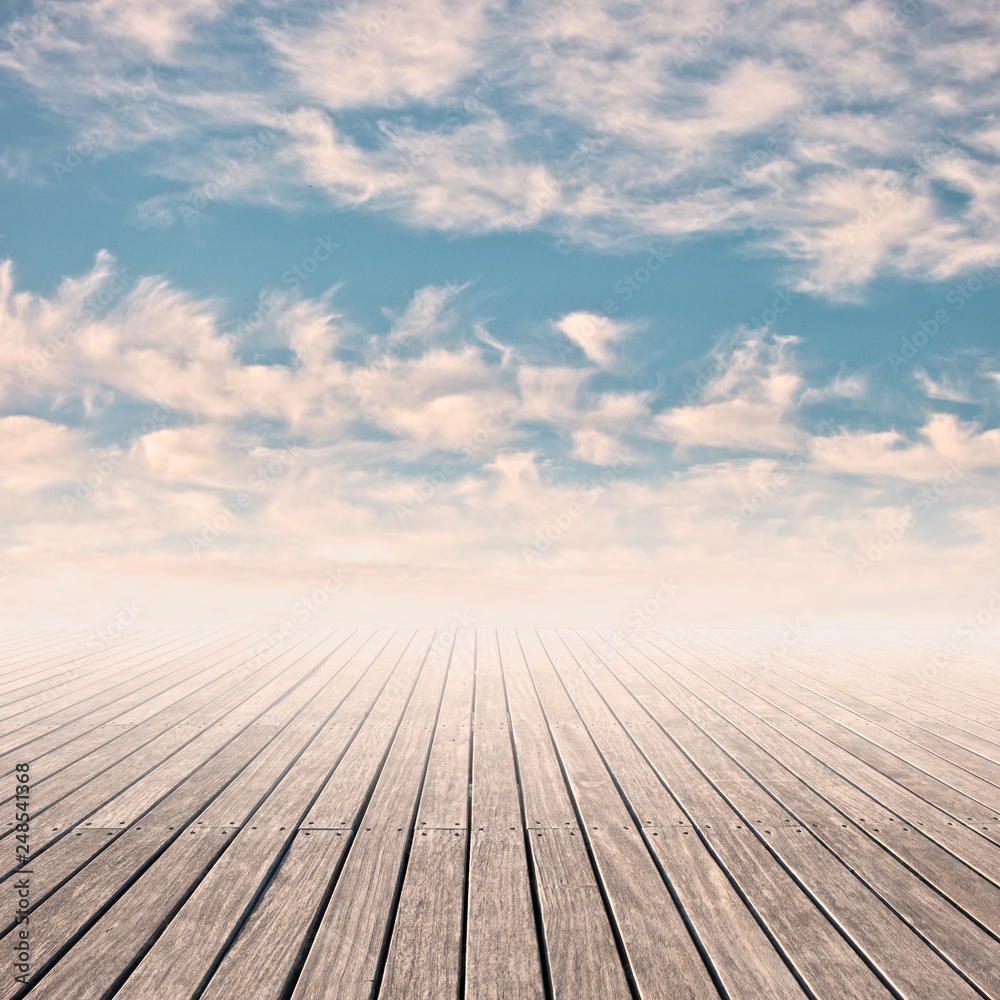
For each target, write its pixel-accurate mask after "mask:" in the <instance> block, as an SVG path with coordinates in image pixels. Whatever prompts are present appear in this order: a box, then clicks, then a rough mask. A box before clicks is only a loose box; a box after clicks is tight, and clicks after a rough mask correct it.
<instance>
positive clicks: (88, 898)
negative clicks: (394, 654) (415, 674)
mask: <svg viewBox="0 0 1000 1000" xmlns="http://www.w3.org/2000/svg"><path fill="white" fill-rule="evenodd" d="M356 647H357V643H356V642H352V643H346V644H344V646H342V647H341V648H339V649H338V650H337V651H336V656H335V657H333V658H331V659H332V660H333V661H334V662H333V663H332V667H333V669H334V670H335V672H336V670H337V664H338V662H339V663H341V664H343V663H346V662H347V661H348V660H349V659H350V658H351V656H352V650H355V649H356ZM367 663H368V660H367V659H366V658H364V657H362V662H361V663H360V664H359V666H360V668H361V669H362V670H363V669H364V668H365V667H366V666H367ZM333 679H335V678H331V681H332V680H333ZM277 728H278V727H275V726H248V727H247V728H246V729H245V730H244V732H243V733H242V734H241V736H240V737H237V738H236V739H235V740H233V741H232V742H231V743H230V744H229V745H228V746H227V747H226V748H225V749H224V750H223V751H222V752H220V753H219V754H217V755H216V757H215V758H213V760H212V761H211V762H210V763H209V765H206V766H205V767H204V768H201V769H199V771H198V772H196V773H195V774H194V775H192V776H191V777H190V778H189V779H188V780H187V781H186V782H184V783H183V784H182V785H181V786H180V787H179V788H178V789H175V790H174V792H172V793H171V794H170V795H168V796H167V798H166V799H165V800H164V801H162V802H161V803H160V804H159V805H158V806H156V808H154V809H152V810H151V811H150V812H149V813H148V814H147V815H146V816H145V817H143V821H142V823H140V824H139V825H137V826H136V827H134V828H132V829H134V830H137V831H142V830H145V831H146V833H145V834H144V836H143V838H140V839H139V840H138V842H137V840H136V838H128V839H127V840H126V841H125V842H124V846H125V847H126V848H127V852H126V854H125V855H122V854H121V853H120V849H121V846H122V845H116V849H115V850H105V852H104V853H103V854H100V855H99V856H98V857H96V858H94V859H92V860H91V861H90V863H89V864H88V865H87V867H86V868H85V869H83V870H81V872H80V873H79V874H78V875H77V878H76V879H74V880H73V881H71V882H69V883H68V885H66V886H65V887H64V888H63V889H62V890H61V891H60V892H58V893H57V894H56V896H55V897H54V902H53V905H54V906H56V905H57V906H58V907H59V912H60V913H61V914H63V916H64V920H63V924H62V925H61V926H62V927H63V930H64V932H65V933H66V934H67V938H66V940H68V939H69V938H70V937H72V936H73V935H75V934H78V933H80V932H82V931H83V930H85V929H86V927H87V926H88V924H89V923H90V922H92V920H93V918H94V916H95V915H97V914H99V913H100V910H101V905H102V903H103V898H102V895H104V894H103V893H102V892H95V891H90V889H88V887H91V886H93V885H94V884H95V879H96V880H97V882H96V884H97V885H99V886H100V885H103V886H104V887H105V889H106V887H107V885H109V884H111V883H110V882H109V881H108V880H109V879H110V880H112V881H113V880H118V881H117V882H114V884H115V885H119V886H125V885H127V884H128V883H129V882H130V881H131V880H132V879H134V878H135V877H136V876H137V875H138V874H140V873H141V871H142V870H143V868H144V867H145V866H146V865H148V864H149V863H150V862H151V861H152V860H153V859H154V858H155V856H156V854H157V853H158V852H160V851H161V850H163V849H164V848H165V847H166V846H168V845H169V844H170V843H172V842H173V841H175V840H176V838H177V837H178V836H180V835H181V831H182V830H183V824H184V823H185V822H189V821H191V820H193V819H194V816H195V815H197V813H198V812H199V811H200V810H202V809H203V807H204V805H205V802H206V801H207V800H210V799H211V798H213V797H214V796H215V795H217V794H218V792H219V791H220V789H221V788H222V787H224V786H225V785H226V784H227V783H229V782H230V781H231V779H232V778H233V776H234V774H235V773H238V772H240V771H242V770H243V768H244V766H245V764H246V761H247V757H248V755H249V754H252V753H253V751H254V749H255V748H256V747H257V746H259V744H260V741H261V740H262V739H266V738H268V737H269V733H271V732H273V731H274V730H275V729H277ZM282 735H283V736H286V737H290V739H284V740H282V739H274V740H272V749H280V751H281V755H283V757H284V759H285V760H287V758H288V757H289V756H291V755H293V754H294V752H295V750H296V749H297V748H299V747H300V746H301V743H302V741H304V740H306V739H308V736H309V735H311V734H307V733H306V732H304V731H302V730H298V731H296V730H295V727H294V726H288V727H286V730H285V732H284V733H283V734H282ZM279 744H281V746H280V747H279ZM279 756H280V755H279ZM260 757H261V758H262V759H264V758H267V759H266V760H264V761H263V762H264V763H266V764H267V765H268V768H267V769H263V770H262V768H261V767H260V766H256V767H255V768H253V769H250V771H251V777H252V778H253V779H256V780H255V781H254V780H251V781H249V782H247V781H246V777H247V775H246V774H241V775H240V777H241V778H242V779H243V785H244V788H243V799H244V801H247V795H246V792H247V791H250V792H251V794H252V798H250V799H249V802H250V803H251V804H250V805H248V806H247V808H250V809H252V803H253V801H254V800H255V799H257V798H258V797H259V796H260V795H261V794H262V792H265V791H266V788H267V787H268V785H269V784H270V782H271V780H272V775H274V774H275V767H276V766H277V767H279V768H280V766H281V764H282V763H283V761H282V760H281V759H277V760H276V759H275V755H274V754H273V753H266V754H261V755H260ZM259 763H260V762H258V761H255V764H259ZM262 783H264V788H263V789H262V788H261V784H262ZM239 784H240V782H239V781H237V782H234V783H233V784H231V785H230V787H229V790H230V791H239V790H240V789H239ZM203 815H205V816H208V813H203ZM195 826H196V827H198V828H203V826H204V823H203V821H202V822H199V823H197V824H192V828H194V827H195ZM122 832H123V831H108V832H107V835H108V836H111V834H112V833H114V835H115V837H119V836H121V834H122ZM127 832H131V830H129V831H127ZM226 832H227V834H231V833H235V830H230V831H226ZM77 834H79V831H77ZM88 834H89V831H88ZM76 844H77V841H76V839H75V837H67V838H63V840H62V841H61V842H59V844H57V845H55V847H54V848H53V850H54V851H55V856H56V857H55V860H56V862H57V866H58V861H59V859H60V857H61V856H62V855H65V854H67V853H70V854H72V855H73V856H74V857H75V852H74V847H75V845H76ZM67 847H68V848H69V849H70V850H69V851H66V850H63V851H60V850H59V849H60V848H67ZM50 853H51V852H46V854H45V855H44V860H43V867H44V868H45V870H46V871H49V870H50V868H51V867H52V859H51V858H50ZM67 922H69V923H67ZM49 941H50V946H52V947H61V944H60V942H59V940H58V938H54V937H52V936H51V935H50V938H49Z"/></svg>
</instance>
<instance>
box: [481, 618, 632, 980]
mask: <svg viewBox="0 0 1000 1000" xmlns="http://www.w3.org/2000/svg"><path fill="white" fill-rule="evenodd" d="M498 641H499V647H500V665H501V670H502V673H503V678H504V688H505V690H506V693H507V711H508V713H509V715H510V718H511V721H512V725H513V736H514V765H515V768H516V773H517V779H518V787H519V788H520V790H521V795H522V799H521V815H522V819H523V822H524V827H525V830H526V831H527V833H528V841H527V843H528V848H529V850H530V852H531V870H532V871H533V873H534V879H535V892H536V893H537V897H538V906H539V910H540V914H541V920H542V927H543V930H544V946H545V956H546V959H547V961H546V965H547V972H548V976H549V980H550V984H551V989H552V994H553V996H562V997H576V996H587V995H591V994H592V995H595V996H602V997H609V998H614V997H628V996H630V990H629V986H628V980H627V978H626V972H625V969H624V967H623V965H622V962H621V958H620V956H619V953H618V946H617V943H616V941H615V936H614V932H613V930H612V927H611V924H610V921H609V918H608V913H607V910H606V909H605V906H604V898H603V896H602V895H601V891H600V888H599V887H598V883H597V878H596V875H595V873H594V869H593V867H592V866H591V861H590V857H589V855H588V853H587V845H586V843H585V841H584V839H583V837H582V836H581V835H580V830H579V827H578V825H577V821H576V814H575V812H574V811H573V804H572V802H571V800H570V798H569V792H568V790H567V789H566V786H565V783H564V782H563V780H562V772H561V770H560V768H559V759H558V757H557V756H556V752H555V748H554V746H553V744H552V741H551V738H550V737H549V734H548V729H547V726H546V723H545V717H544V715H543V714H542V709H541V706H540V705H539V703H538V698H537V697H536V695H535V692H534V686H533V684H532V682H531V675H530V673H529V672H528V668H527V664H526V662H525V659H524V653H523V651H522V649H521V644H520V642H519V641H518V637H517V634H516V633H514V632H513V631H511V630H508V629H502V630H500V631H499V632H498Z"/></svg>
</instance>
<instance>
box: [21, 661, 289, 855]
mask: <svg viewBox="0 0 1000 1000" xmlns="http://www.w3.org/2000/svg"><path fill="white" fill-rule="evenodd" d="M291 655H293V650H289V652H288V653H287V654H283V656H291ZM282 666H283V658H282V657H278V658H276V659H275V660H274V661H273V662H272V663H270V664H267V665H264V666H261V667H259V668H257V669H256V670H255V671H253V673H252V674H250V675H249V676H247V675H246V673H248V672H245V673H244V676H243V678H242V683H240V684H238V685H235V684H234V683H233V678H232V672H233V671H232V670H231V671H229V672H226V673H222V674H221V676H216V677H215V678H214V679H212V680H210V681H209V682H208V683H206V684H202V685H201V686H199V687H198V688H197V689H196V690H195V691H193V692H192V693H191V694H190V695H189V696H188V697H187V698H186V699H184V702H183V704H184V708H183V709H181V711H183V713H184V714H183V715H181V716H180V719H179V720H178V721H181V722H182V721H184V720H185V719H186V718H187V717H189V716H191V715H193V713H195V712H197V711H198V710H199V709H201V708H203V706H204V704H205V703H206V702H211V701H215V703H216V710H217V711H220V712H221V711H225V710H226V708H227V707H231V706H232V705H233V704H234V703H239V702H240V701H242V700H243V699H244V698H247V697H250V696H251V695H252V694H253V693H254V692H255V691H256V690H258V689H259V688H260V687H261V686H262V685H263V684H265V683H266V682H267V680H269V678H270V676H271V675H272V674H274V673H277V672H280V670H281V669H282ZM233 670H235V671H236V672H237V675H238V674H239V673H240V672H241V668H240V667H239V666H237V667H234V668H233ZM179 704H182V703H179ZM200 733H201V726H199V725H197V724H195V725H192V726H190V727H187V726H184V725H176V724H175V725H174V726H172V727H171V728H167V729H163V730H161V731H156V730H154V731H153V732H152V733H151V734H147V733H146V732H145V731H144V729H143V727H136V730H134V731H129V732H128V733H126V734H124V735H123V737H122V740H123V741H126V740H127V742H125V745H124V748H123V749H124V751H125V755H124V756H122V757H121V758H120V759H113V762H112V763H110V764H109V765H108V766H107V767H105V768H103V769H101V770H99V771H98V772H97V773H96V774H95V775H94V776H93V777H91V778H89V780H86V779H85V780H83V781H80V782H78V783H76V784H75V785H74V784H73V783H74V782H77V781H78V777H77V769H75V768H74V769H67V770H66V771H65V772H63V774H61V775H60V776H58V778H56V779H55V780H53V781H51V782H45V783H43V784H42V785H41V787H40V790H39V791H38V792H36V793H35V794H34V796H33V798H34V799H35V800H36V801H37V802H38V804H37V805H36V806H35V813H36V816H37V817H39V818H40V820H41V823H39V833H40V834H41V835H42V836H41V837H40V838H39V840H40V845H39V846H42V845H43V844H44V843H45V842H46V840H51V839H53V838H52V837H51V835H50V834H51V833H56V832H57V831H59V830H64V829H66V828H67V827H69V826H75V825H77V824H79V823H83V822H85V821H86V820H87V819H88V818H89V817H90V815H91V814H92V813H94V812H95V811H96V810H97V809H99V808H101V807H102V806H103V805H105V804H106V803H107V802H108V801H110V800H111V799H112V798H114V797H115V796H116V795H120V794H121V793H122V790H123V789H125V788H128V787H129V786H131V785H132V784H134V783H135V782H138V781H140V780H141V779H142V778H143V777H144V776H146V775H148V774H150V773H151V772H152V771H153V770H154V769H155V768H156V767H158V766H159V765H160V764H161V763H163V762H165V761H167V760H169V759H170V758H171V757H173V755H174V754H176V753H177V752H178V751H179V750H180V749H181V748H182V747H184V746H186V745H187V744H188V743H190V742H191V741H193V740H195V739H197V738H198V736H199V735H200Z"/></svg>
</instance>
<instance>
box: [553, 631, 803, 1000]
mask: <svg viewBox="0 0 1000 1000" xmlns="http://www.w3.org/2000/svg"><path fill="white" fill-rule="evenodd" d="M541 636H542V639H543V642H544V643H545V647H546V649H547V651H548V653H549V655H550V657H551V659H552V661H553V663H554V665H555V667H556V669H557V670H558V673H559V675H560V677H561V679H562V681H563V683H564V684H565V685H566V689H567V691H568V693H569V694H570V695H571V696H572V697H573V701H574V707H575V708H576V710H577V712H578V713H579V715H580V718H581V719H582V721H583V723H584V725H585V726H586V727H587V730H588V732H589V733H590V735H591V737H592V738H593V739H594V741H595V743H596V744H597V746H598V748H599V749H600V751H601V753H602V755H603V756H604V759H605V760H606V761H608V762H609V765H610V762H611V759H612V758H611V757H609V754H608V753H607V752H606V750H611V751H612V753H613V756H614V759H615V760H616V761H628V764H627V766H625V767H622V768H621V769H619V767H618V766H613V770H614V773H615V777H616V779H617V780H618V782H619V783H620V785H621V788H622V793H623V794H624V795H625V797H626V799H627V801H628V802H629V804H630V806H631V812H632V814H633V816H635V817H636V818H639V819H640V821H641V822H642V823H643V825H647V826H649V825H654V823H655V825H656V826H658V827H659V829H658V830H655V831H649V830H645V831H644V840H645V843H646V846H647V849H648V850H650V851H651V852H652V853H653V855H654V856H655V857H656V859H657V861H658V862H659V866H660V868H661V870H662V871H663V873H664V876H665V878H666V879H667V881H668V883H669V884H670V885H671V886H672V887H673V889H674V892H675V893H676V896H677V898H678V902H679V905H680V906H681V907H682V908H683V912H684V913H685V914H686V916H687V918H688V919H689V920H690V922H691V925H692V927H693V930H694V933H695V934H696V935H697V937H698V939H699V940H700V942H701V943H702V945H703V947H704V949H705V951H706V952H707V955H708V957H709V960H710V961H711V963H712V966H713V968H714V970H715V972H716V974H717V976H718V978H719V981H720V982H721V983H722V985H723V987H724V989H725V990H726V991H727V992H728V995H729V996H731V997H748V998H749V997H754V998H761V1000H763V998H765V997H768V998H770V997H788V998H798V1000H801V998H803V997H805V995H806V994H805V993H804V992H803V990H802V987H801V986H800V985H799V983H798V981H797V980H796V979H795V977H794V975H793V974H792V973H791V972H790V971H789V968H788V966H787V965H786V964H785V960H784V957H783V956H782V955H781V954H780V953H779V952H777V951H776V950H775V949H774V947H773V946H772V943H771V942H770V941H769V940H768V938H767V937H766V936H765V934H764V932H763V931H762V930H761V928H760V926H759V925H758V923H757V921H756V919H755V915H754V913H753V912H751V911H750V910H748V909H747V907H746V905H745V904H744V901H743V899H742V898H741V897H740V895H739V894H738V893H737V892H736V890H735V889H734V887H733V885H732V884H731V883H730V882H729V881H728V880H727V878H726V874H725V873H724V871H723V870H721V869H720V867H719V865H718V863H717V861H716V859H715V857H714V856H713V855H712V854H711V853H710V852H709V850H708V847H707V843H705V842H703V841H702V840H701V839H699V838H698V837H696V836H695V837H692V836H690V834H691V832H692V831H691V830H685V829H681V826H682V825H683V824H684V822H685V821H690V820H691V817H690V816H689V815H688V814H686V813H685V812H684V811H683V810H682V809H681V808H680V806H679V805H678V804H677V803H676V802H675V801H674V800H673V799H672V798H671V797H670V796H669V794H668V793H667V791H666V786H665V784H664V783H663V782H662V781H661V780H660V778H659V776H658V775H657V774H656V773H655V772H654V771H653V770H652V768H651V767H650V766H649V763H648V762H647V760H646V759H645V758H644V757H643V756H642V754H641V753H640V752H639V750H638V749H637V747H636V746H635V744H634V743H632V741H631V740H630V739H629V737H628V735H627V734H626V731H625V730H624V729H623V728H622V726H621V725H619V723H618V719H616V718H615V716H613V715H612V714H611V711H610V710H609V709H608V707H607V706H606V705H605V704H604V702H602V701H601V700H600V698H599V696H598V694H597V691H596V689H595V688H594V687H593V685H592V684H591V683H590V681H589V680H588V679H587V677H586V675H585V674H584V673H583V671H582V670H581V668H580V663H579V662H578V661H577V660H576V659H574V658H573V653H572V652H571V647H570V646H567V645H563V643H562V642H560V641H559V640H558V639H557V638H556V637H555V636H554V635H552V634H551V633H545V632H543V633H541ZM546 639H548V641H547V642H545V640H546ZM560 647H561V648H560ZM575 650H576V651H580V652H582V650H580V646H579V645H578V644H577V645H575ZM616 704H618V705H619V707H622V708H625V707H626V706H625V705H622V704H621V702H620V701H618V700H617V699H616ZM713 791H714V790H713ZM661 798H666V799H667V800H668V802H669V808H668V807H667V804H666V803H662V802H661ZM635 803H639V804H641V805H644V806H645V812H642V811H639V809H638V808H637V806H636V804H635ZM647 816H649V817H655V818H651V819H649V820H647V819H646V817H647ZM665 821H666V822H665ZM654 833H655V834H656V835H655V836H653V834H654Z"/></svg>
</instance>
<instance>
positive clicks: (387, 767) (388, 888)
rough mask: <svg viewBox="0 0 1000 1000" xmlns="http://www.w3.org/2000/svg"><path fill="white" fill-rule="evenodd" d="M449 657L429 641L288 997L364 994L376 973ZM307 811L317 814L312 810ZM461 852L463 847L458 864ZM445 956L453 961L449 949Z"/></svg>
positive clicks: (386, 942)
mask: <svg viewBox="0 0 1000 1000" xmlns="http://www.w3.org/2000/svg"><path fill="white" fill-rule="evenodd" d="M449 660H450V649H449V650H448V651H445V650H444V649H441V648H440V647H437V646H435V645H432V646H431V649H430V650H429V652H428V655H427V659H426V661H425V662H424V664H423V669H422V670H421V672H420V676H419V677H418V679H417V682H416V685H415V687H414V689H413V694H412V695H411V697H410V700H409V703H408V704H407V706H406V712H405V714H404V716H403V719H402V723H401V724H400V726H399V728H398V729H397V731H396V733H395V735H394V736H393V738H392V744H391V746H390V748H389V753H388V756H387V757H386V759H385V764H384V766H383V768H382V772H381V774H380V775H379V777H378V781H377V783H376V785H375V789H374V791H373V792H372V796H371V800H370V802H369V803H368V807H367V808H366V809H365V810H364V816H363V817H362V819H361V823H360V825H359V826H358V827H357V830H356V833H355V835H354V837H352V839H351V841H350V844H349V846H348V855H347V858H346V860H345V862H344V866H343V870H342V871H341V872H340V875H339V877H338V878H337V881H336V884H335V885H334V888H333V894H332V896H331V897H330V901H329V904H328V905H327V906H326V908H325V911H324V913H323V915H322V917H321V919H320V923H319V927H318V928H317V930H316V936H315V939H314V940H313V941H312V943H311V947H310V948H309V952H308V954H307V955H306V957H305V962H304V963H303V966H302V973H301V975H300V976H299V979H298V981H297V982H296V984H295V989H294V990H293V991H292V997H293V998H295V997H313V996H323V995H327V994H330V993H335V994H336V995H337V996H338V997H339V998H342V1000H351V998H357V1000H361V998H365V1000H367V998H368V997H369V996H370V995H371V994H372V992H373V991H374V987H373V983H377V982H378V980H379V978H380V976H381V974H382V971H383V969H382V962H383V956H384V955H385V953H386V951H385V950H386V948H387V946H388V945H389V940H388V935H389V934H391V933H392V927H393V913H392V903H393V899H394V897H395V895H396V891H397V886H398V885H399V883H400V880H401V879H403V878H404V877H405V864H406V855H407V851H408V850H409V848H410V845H411V843H412V839H413V835H414V824H415V821H416V812H417V807H418V803H419V797H420V788H421V784H422V782H423V778H424V774H425V771H426V767H427V760H428V757H429V755H430V748H431V741H432V739H433V735H434V727H435V725H436V724H437V721H438V714H439V707H440V704H441V698H442V695H443V691H444V682H445V680H446V678H447V667H448V663H449ZM310 815H321V814H320V813H318V812H316V810H313V811H311V812H310ZM422 832H423V831H422ZM464 856H465V855H464V849H463V852H462V860H463V867H464ZM404 884H405V883H404ZM448 895H449V894H446V898H447V896H448ZM411 930H412V928H411ZM452 954H453V955H454V956H455V958H456V959H457V954H456V953H455V952H452ZM448 957H450V956H448ZM445 961H447V958H445ZM455 978H456V979H457V969H456V970H455ZM445 995H447V994H445Z"/></svg>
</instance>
